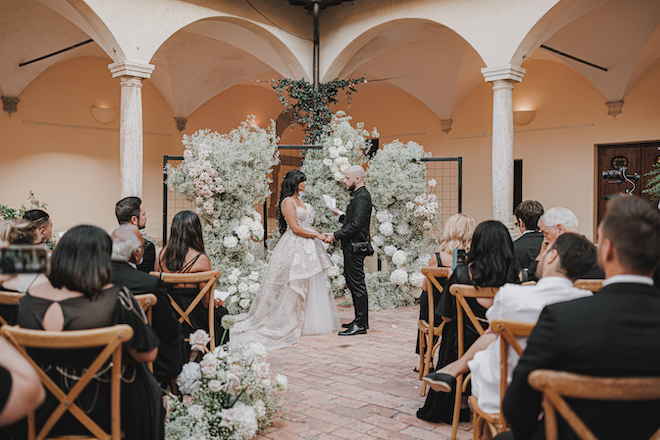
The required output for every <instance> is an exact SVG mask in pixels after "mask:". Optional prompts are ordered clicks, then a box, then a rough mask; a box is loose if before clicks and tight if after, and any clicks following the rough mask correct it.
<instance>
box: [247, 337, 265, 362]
mask: <svg viewBox="0 0 660 440" xmlns="http://www.w3.org/2000/svg"><path fill="white" fill-rule="evenodd" d="M250 351H251V352H252V354H253V355H254V356H257V357H260V358H264V357H266V354H267V353H266V347H264V344H261V343H259V342H253V343H251V344H250ZM266 365H268V364H266Z"/></svg>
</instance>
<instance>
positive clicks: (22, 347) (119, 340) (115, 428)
mask: <svg viewBox="0 0 660 440" xmlns="http://www.w3.org/2000/svg"><path fill="white" fill-rule="evenodd" d="M0 335H2V337H3V338H5V339H7V341H9V343H10V344H12V345H13V346H14V347H16V349H17V350H18V351H20V352H21V353H22V354H23V356H25V358H26V359H27V360H28V362H30V364H32V366H33V367H34V369H35V370H36V371H37V375H38V376H39V380H40V381H41V383H43V385H44V386H45V387H46V388H47V389H48V390H49V391H50V392H51V393H52V394H53V396H55V398H56V399H57V400H59V402H60V403H59V405H58V406H57V408H56V409H55V411H53V413H52V414H51V415H50V416H49V417H48V420H46V423H45V424H44V425H43V427H42V428H41V430H40V431H39V432H38V433H37V432H36V428H35V416H34V413H31V414H29V415H28V439H29V440H45V439H47V438H48V433H49V432H50V431H51V430H52V429H53V427H54V426H55V424H56V423H57V421H58V420H59V419H60V418H61V417H62V416H63V415H64V414H65V412H66V411H68V412H69V413H71V415H72V416H73V417H75V418H76V419H77V420H78V421H79V422H80V423H81V424H82V425H83V426H85V428H87V429H88V430H89V432H90V433H91V434H92V437H86V436H83V437H81V436H78V435H76V436H72V437H58V439H60V438H72V439H73V438H76V439H81V438H83V439H85V440H89V439H99V440H108V439H112V440H120V439H121V437H122V435H121V413H120V390H121V369H122V361H121V355H122V344H123V343H124V342H126V341H128V340H130V339H131V338H132V337H133V329H132V328H131V327H130V326H129V325H126V324H118V325H114V326H112V327H104V328H98V329H90V330H71V331H65V332H50V331H43V330H29V329H23V328H20V327H18V326H3V327H2V328H1V329H0ZM92 347H99V348H100V347H103V350H102V351H101V353H100V354H99V355H98V356H97V357H96V359H94V361H93V362H92V363H91V364H90V366H89V368H88V369H87V370H86V371H85V372H84V374H83V375H82V377H81V378H80V380H79V381H78V382H77V383H76V384H75V385H74V386H73V388H71V389H70V390H69V392H68V393H65V392H64V391H63V390H62V389H61V388H60V387H58V386H57V384H56V383H55V382H54V381H53V380H52V379H51V378H50V377H48V375H47V374H46V373H45V371H44V370H43V369H41V367H40V366H39V364H37V363H36V362H35V361H34V360H33V359H32V357H31V356H30V355H29V353H28V351H27V349H29V348H38V349H55V350H75V349H82V348H92ZM109 360H110V361H111V362H112V367H111V373H110V374H111V381H110V389H111V392H110V402H111V415H110V419H111V432H110V433H106V432H105V431H104V430H103V429H101V428H100V427H99V425H98V424H97V423H96V422H94V421H93V420H92V419H90V418H89V416H87V414H85V412H84V411H83V410H82V409H81V408H80V407H78V405H76V398H77V397H78V396H79V395H80V393H81V392H82V391H83V390H84V389H85V387H86V386H87V385H89V384H90V382H91V381H92V379H94V377H95V375H96V374H97V373H98V372H99V370H101V368H103V367H104V366H106V365H108V361H109Z"/></svg>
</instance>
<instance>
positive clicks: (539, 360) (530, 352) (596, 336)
mask: <svg viewBox="0 0 660 440" xmlns="http://www.w3.org/2000/svg"><path fill="white" fill-rule="evenodd" d="M598 260H599V262H600V266H601V267H602V268H603V270H604V271H605V275H606V280H605V281H604V282H603V288H602V290H601V291H600V292H599V293H597V294H596V295H594V296H592V297H588V298H583V299H578V300H574V301H570V302H565V303H559V304H555V305H551V306H548V307H546V308H545V309H544V310H543V312H542V314H541V317H540V318H539V321H538V324H537V325H536V327H535V329H534V331H533V332H532V334H531V335H530V337H529V339H528V342H527V348H526V349H525V352H524V353H523V355H522V357H521V358H520V362H519V363H518V366H517V367H516V369H515V371H514V373H513V380H512V382H511V385H510V386H509V389H508V390H507V393H506V396H505V398H504V402H503V409H504V415H505V416H506V419H507V421H508V422H509V423H510V425H511V428H512V431H513V437H514V438H515V440H525V439H540V438H544V427H543V421H539V420H538V416H539V414H540V413H541V400H542V396H541V394H540V393H539V392H537V391H535V390H533V389H532V388H531V387H530V386H529V384H528V383H527V378H528V376H529V373H530V372H532V371H533V370H536V369H551V370H560V371H568V372H572V373H577V374H584V375H590V376H601V377H630V376H637V377H640V376H660V344H659V343H658V341H660V318H659V317H660V293H659V292H658V291H657V290H656V289H655V288H654V286H653V280H652V278H651V276H652V275H653V272H654V270H655V269H656V267H657V266H658V263H659V262H660V212H658V210H657V209H655V208H654V207H653V206H651V205H650V204H649V203H647V202H645V201H643V200H641V199H639V198H636V197H616V198H613V199H611V200H610V202H609V204H608V211H607V214H606V216H605V218H604V219H603V221H602V222H601V224H600V226H599V228H598ZM568 403H569V405H571V407H572V408H573V410H574V411H575V412H576V413H577V415H578V417H580V418H581V419H582V420H583V421H584V422H585V424H586V425H587V426H588V427H589V429H591V430H592V432H593V433H594V435H595V436H596V437H597V438H599V439H624V438H629V439H642V438H643V439H646V438H650V437H651V435H652V434H653V433H654V432H655V431H656V430H657V429H658V428H659V427H660V419H659V418H658V417H657V414H659V413H660V401H652V402H641V403H640V402H607V401H585V400H581V401H578V400H569V402H568ZM559 429H560V431H559V434H560V435H559V438H561V439H573V438H576V436H575V434H574V433H573V432H572V430H570V428H569V427H568V425H566V424H565V423H563V422H562V423H561V424H560V428H559ZM498 438H511V434H510V433H507V436H506V437H504V435H502V436H498Z"/></svg>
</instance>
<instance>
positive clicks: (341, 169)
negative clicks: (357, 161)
mask: <svg viewBox="0 0 660 440" xmlns="http://www.w3.org/2000/svg"><path fill="white" fill-rule="evenodd" d="M349 166H350V165H348V164H345V163H344V164H342V165H341V166H340V167H339V171H341V172H342V173H346V170H347V169H348V168H349Z"/></svg>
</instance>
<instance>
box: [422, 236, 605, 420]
mask: <svg viewBox="0 0 660 440" xmlns="http://www.w3.org/2000/svg"><path fill="white" fill-rule="evenodd" d="M595 260H596V247H595V246H594V245H593V244H591V242H590V241H589V240H587V239H586V238H585V237H583V236H581V235H578V234H572V233H566V234H562V235H561V236H559V237H557V240H555V241H554V243H552V244H551V245H550V247H549V248H548V250H546V252H545V253H544V254H543V255H542V256H541V261H540V262H539V266H538V270H537V273H538V274H539V276H540V277H541V278H540V279H539V281H538V283H536V285H533V286H518V285H515V284H505V285H504V286H502V287H501V288H500V290H499V291H498V292H497V294H496V295H495V300H494V302H493V305H492V307H490V308H489V309H488V311H486V318H487V319H488V321H489V322H492V321H493V320H494V319H508V320H512V321H522V322H532V323H535V322H536V321H537V320H538V318H539V315H540V314H541V310H543V307H545V306H546V305H548V304H555V303H558V302H563V301H569V300H573V299H577V298H582V297H585V296H591V295H592V293H591V292H590V291H588V290H581V289H578V288H576V287H573V282H574V281H575V280H576V279H578V278H580V277H581V276H582V274H583V273H584V272H586V271H588V270H589V269H591V267H592V266H593V263H594V261H595ZM518 342H519V343H520V346H521V347H522V348H523V349H524V348H525V346H526V345H527V339H526V338H518ZM518 359H519V356H518V353H516V351H515V350H514V349H513V348H511V347H509V352H508V357H507V360H508V365H509V368H508V374H509V377H508V381H509V382H511V374H512V373H513V369H514V368H515V367H516V365H517V364H518ZM499 366H500V339H499V336H498V334H497V333H495V332H494V331H491V330H490V329H489V330H486V332H485V333H484V334H483V335H481V336H480V337H479V339H477V341H476V342H475V343H474V344H472V346H471V347H470V349H469V350H468V351H467V352H466V353H465V355H463V357H461V358H460V359H459V360H457V361H456V362H452V363H451V364H449V365H447V366H445V367H444V368H442V369H441V370H439V371H437V372H435V373H431V374H429V375H427V376H426V377H425V378H424V381H425V382H427V383H429V384H430V386H431V388H432V389H434V390H436V391H443V392H450V391H451V390H452V389H453V386H454V383H455V378H456V376H458V375H459V374H464V373H467V372H469V371H471V372H472V376H471V377H472V379H471V384H472V393H473V394H474V395H475V396H477V397H478V398H479V407H480V408H481V409H482V410H483V411H485V412H487V413H497V412H499V410H500V400H501V398H500V368H499Z"/></svg>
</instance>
